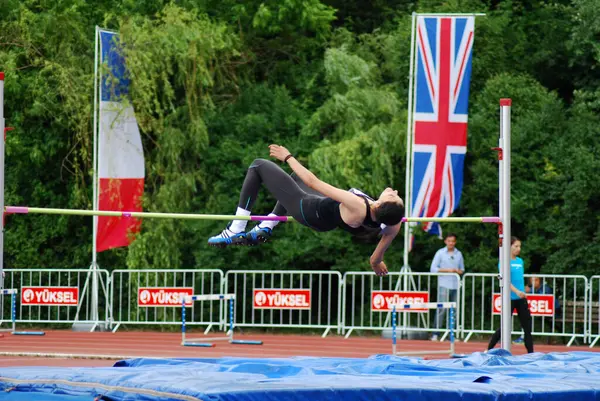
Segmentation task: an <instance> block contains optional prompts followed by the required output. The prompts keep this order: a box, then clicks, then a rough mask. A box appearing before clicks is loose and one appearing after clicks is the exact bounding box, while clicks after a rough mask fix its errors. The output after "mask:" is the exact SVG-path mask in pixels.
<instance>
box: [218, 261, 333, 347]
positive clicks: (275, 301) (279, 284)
mask: <svg viewBox="0 0 600 401" xmlns="http://www.w3.org/2000/svg"><path fill="white" fill-rule="evenodd" d="M341 286H342V275H341V274H340V273H339V272H332V271H271V270H268V271H267V270H235V271H229V272H227V275H226V276H225V289H226V291H227V293H234V294H235V295H236V300H237V301H236V303H235V325H236V327H296V328H300V327H302V328H314V329H322V330H324V332H323V337H325V336H326V335H327V334H328V333H329V331H330V330H332V329H335V330H337V332H338V333H339V331H340V328H341V304H340V300H341Z"/></svg>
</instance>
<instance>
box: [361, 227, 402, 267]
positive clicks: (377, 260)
mask: <svg viewBox="0 0 600 401" xmlns="http://www.w3.org/2000/svg"><path fill="white" fill-rule="evenodd" d="M401 224H402V223H398V224H396V225H393V226H387V227H386V228H385V229H384V230H383V235H382V236H381V239H380V240H379V243H378V244H377V247H376V248H375V250H374V251H373V254H372V255H371V258H370V259H369V261H370V262H371V268H372V269H373V271H374V272H375V273H376V274H377V275H378V276H384V275H386V274H388V269H387V266H386V264H385V262H384V261H383V255H384V254H385V251H387V249H388V248H389V246H390V245H391V243H392V241H393V240H394V238H396V236H397V235H398V233H399V232H400V226H401Z"/></svg>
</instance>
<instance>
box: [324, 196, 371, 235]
mask: <svg viewBox="0 0 600 401" xmlns="http://www.w3.org/2000/svg"><path fill="white" fill-rule="evenodd" d="M357 196H360V195H357ZM360 197H361V198H362V199H363V200H364V201H365V206H366V207H367V215H366V216H365V219H364V220H363V222H362V224H361V227H368V228H380V224H379V223H377V222H376V221H373V219H372V218H371V205H370V204H369V200H368V199H367V198H366V197H364V196H360ZM317 210H318V215H319V220H321V221H322V222H323V225H324V226H329V227H337V228H341V229H342V230H344V231H347V232H349V233H350V234H354V233H356V232H357V231H361V230H357V229H358V227H357V228H355V227H350V226H349V225H348V224H346V223H345V222H344V220H342V216H341V214H340V202H338V201H336V200H333V199H331V198H322V199H321V201H320V202H319V205H318V209H317Z"/></svg>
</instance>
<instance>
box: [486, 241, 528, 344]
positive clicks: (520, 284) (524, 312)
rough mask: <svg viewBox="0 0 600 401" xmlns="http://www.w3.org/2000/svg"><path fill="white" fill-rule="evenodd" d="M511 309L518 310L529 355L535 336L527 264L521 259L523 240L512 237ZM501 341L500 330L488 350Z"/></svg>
mask: <svg viewBox="0 0 600 401" xmlns="http://www.w3.org/2000/svg"><path fill="white" fill-rule="evenodd" d="M510 254H511V258H510V259H511V260H510V290H511V293H510V309H511V310H515V309H516V310H517V315H518V317H519V321H520V322H521V327H522V328H523V332H524V333H525V348H527V352H528V353H532V352H533V336H532V335H531V314H530V313H529V305H528V304H527V294H526V293H525V277H524V274H525V272H524V270H525V264H524V262H523V259H521V258H520V257H519V255H520V254H521V240H519V239H518V238H517V237H512V238H511V240H510ZM498 341H500V329H498V330H496V332H495V333H494V334H493V335H492V338H491V339H490V342H489V344H488V350H490V349H492V348H494V347H495V346H496V344H497V343H498Z"/></svg>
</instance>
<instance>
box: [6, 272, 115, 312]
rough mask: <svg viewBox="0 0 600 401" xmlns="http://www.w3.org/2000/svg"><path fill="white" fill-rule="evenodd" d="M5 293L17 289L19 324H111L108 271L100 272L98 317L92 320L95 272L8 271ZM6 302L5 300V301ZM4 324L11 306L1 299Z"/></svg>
mask: <svg viewBox="0 0 600 401" xmlns="http://www.w3.org/2000/svg"><path fill="white" fill-rule="evenodd" d="M4 272H5V274H6V276H5V278H4V288H5V289H17V290H18V291H19V293H18V297H17V310H16V312H17V313H16V315H17V318H16V322H17V323H75V322H82V323H91V324H99V323H101V321H108V319H109V313H110V305H108V303H107V299H108V286H109V281H108V271H106V270H98V273H97V274H98V277H99V284H100V285H99V291H100V293H99V297H98V311H99V312H98V317H97V319H95V318H94V317H93V316H92V308H91V306H92V301H93V299H92V280H91V278H92V274H93V273H92V272H91V271H90V270H88V269H79V270H75V269H5V270H4ZM3 298H4V297H3ZM1 302H2V305H1V311H2V316H1V317H0V318H1V319H2V320H6V319H5V317H6V316H10V302H7V300H6V299H2V301H1Z"/></svg>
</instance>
